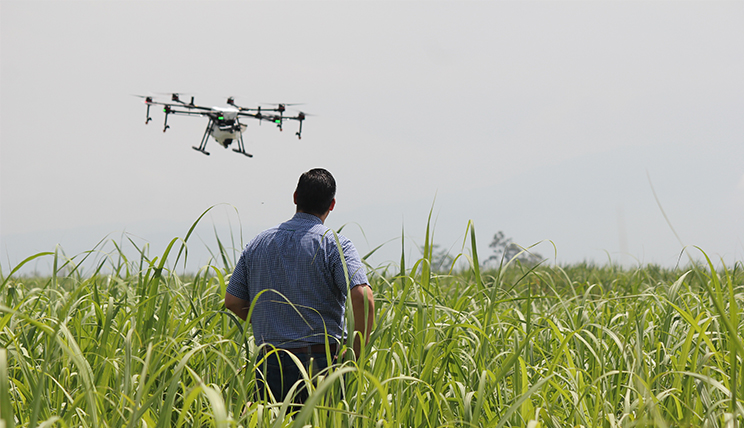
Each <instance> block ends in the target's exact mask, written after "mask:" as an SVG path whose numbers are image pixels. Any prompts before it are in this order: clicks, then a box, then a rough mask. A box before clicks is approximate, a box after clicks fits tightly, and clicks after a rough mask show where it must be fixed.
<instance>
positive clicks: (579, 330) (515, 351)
mask: <svg viewBox="0 0 744 428" xmlns="http://www.w3.org/2000/svg"><path fill="white" fill-rule="evenodd" d="M192 230H193V228H192ZM470 232H471V233H470V234H469V236H470V240H471V242H470V244H471V245H470V248H472V249H474V248H475V242H474V241H475V233H474V230H472V229H471V231H470ZM186 239H188V235H187V237H186V238H185V239H184V241H185V240H186ZM184 241H181V240H178V239H174V241H173V242H172V243H171V246H169V247H168V249H167V250H166V251H165V253H164V254H163V255H162V256H161V257H159V258H157V257H156V258H154V259H150V258H149V257H147V255H146V253H145V252H144V251H142V252H141V253H140V254H141V257H140V258H139V259H138V260H129V259H127V258H126V257H124V256H123V255H122V254H114V255H108V256H107V257H104V258H103V260H102V261H101V263H100V264H99V265H98V268H97V269H95V270H94V272H92V273H89V274H84V273H83V272H82V271H81V269H80V267H79V266H80V264H79V261H80V259H82V258H85V257H88V254H84V255H80V256H79V257H78V258H77V259H76V258H74V257H73V258H71V259H67V258H64V257H62V255H61V254H60V253H59V252H52V253H42V254H38V255H34V256H32V257H29V259H27V261H30V260H33V259H34V258H37V257H51V258H53V263H54V273H53V274H52V275H51V276H50V277H17V276H15V275H14V274H13V273H12V272H11V274H9V275H7V276H6V277H4V278H2V280H1V281H0V283H1V284H2V285H1V286H0V426H1V425H3V424H4V426H5V427H14V426H18V427H32V428H33V427H52V426H60V427H77V426H85V427H96V428H97V427H129V428H134V427H144V426H147V427H182V426H189V427H191V426H209V427H211V426H214V427H237V426H241V427H258V426H277V427H278V426H288V425H292V424H296V425H297V426H304V425H312V426H323V427H325V426H329V427H346V426H360V427H367V426H370V427H371V426H381V427H384V426H394V427H410V426H416V427H427V426H430V427H441V426H488V427H507V426H528V427H538V426H545V427H565V426H584V427H597V426H603V427H632V426H661V427H664V426H669V427H687V426H709V427H726V428H728V427H735V426H737V424H739V425H740V424H741V423H742V420H743V418H744V416H743V415H744V401H743V400H742V397H744V381H743V379H744V370H743V369H742V366H744V365H743V364H742V359H743V358H744V348H743V347H742V345H743V344H742V342H743V341H742V337H744V321H743V320H742V317H741V316H740V308H741V307H742V306H743V305H744V273H743V272H742V265H741V264H739V263H737V264H736V265H735V266H732V267H723V268H721V269H715V268H714V266H713V264H712V263H708V264H706V265H702V266H698V265H691V266H690V267H689V268H686V269H684V270H680V269H665V268H661V267H658V266H645V267H638V268H635V269H623V268H620V267H617V266H611V265H607V266H592V265H586V264H576V265H569V266H551V265H548V264H542V265H537V266H529V267H528V266H522V265H520V264H519V263H518V260H517V259H516V258H515V260H514V261H513V262H512V263H507V264H505V265H503V266H501V267H500V268H499V269H497V270H487V271H481V266H480V264H479V262H478V255H477V253H475V252H474V250H472V249H471V251H469V252H465V253H464V254H462V255H460V256H458V257H457V259H459V260H460V261H462V260H467V261H468V262H469V265H470V267H469V268H467V269H460V270H456V271H455V270H452V271H450V272H447V273H444V274H443V273H436V272H434V270H433V269H431V262H432V260H431V258H432V254H431V253H432V251H431V249H432V248H433V245H432V242H431V239H430V236H429V233H428V231H427V237H426V243H425V245H424V257H423V258H422V259H420V260H417V261H415V262H414V263H412V265H411V268H410V269H407V268H406V260H405V259H404V258H401V264H400V265H399V266H383V267H379V268H376V269H372V268H370V275H369V276H370V280H371V282H372V287H373V289H374V292H375V298H376V306H377V314H376V327H375V330H374V332H373V333H372V335H371V338H370V343H369V345H368V346H367V347H365V348H364V349H363V350H362V353H361V355H360V356H359V358H357V359H356V360H354V359H352V358H350V357H349V356H348V354H347V358H346V359H344V360H343V361H339V362H338V364H336V365H335V366H333V367H332V368H331V370H330V371H326V372H322V373H308V379H306V383H307V385H308V387H310V388H311V389H313V392H312V394H311V396H310V399H309V400H308V402H307V403H306V404H305V406H304V407H303V408H302V409H300V410H299V411H293V410H292V408H291V407H289V406H288V404H289V403H288V402H284V403H281V402H280V403H275V402H268V403H265V402H261V403H258V402H252V395H251V394H252V390H253V385H254V382H255V372H254V368H255V366H256V365H260V363H261V357H260V354H259V352H258V349H257V348H256V346H255V345H254V343H253V339H252V337H251V330H250V324H248V323H243V322H239V321H238V320H237V319H236V318H235V317H234V316H232V314H230V313H229V312H226V311H225V310H224V308H223V303H222V302H223V298H224V293H225V287H226V284H227V282H228V281H229V275H230V273H231V260H232V259H233V257H232V256H231V255H229V254H228V250H226V249H225V247H223V246H222V244H221V243H220V245H219V247H220V248H219V251H218V256H219V257H216V258H217V259H219V260H220V261H221V262H222V266H221V267H218V266H216V265H214V264H208V265H207V266H205V267H204V268H203V269H202V270H201V271H199V272H198V273H197V274H196V275H193V276H190V277H184V276H179V275H177V274H176V273H175V272H174V271H173V270H171V269H169V268H168V263H166V261H167V260H169V259H173V257H172V254H171V252H172V250H174V249H176V248H178V247H179V245H181V246H185V242H184ZM116 248H120V247H119V245H118V244H117V245H116ZM181 248H183V247H181ZM178 256H180V252H179V255H178ZM176 258H178V257H176ZM175 264H176V263H174V265H175ZM311 376H312V377H313V381H311V379H310V377H311Z"/></svg>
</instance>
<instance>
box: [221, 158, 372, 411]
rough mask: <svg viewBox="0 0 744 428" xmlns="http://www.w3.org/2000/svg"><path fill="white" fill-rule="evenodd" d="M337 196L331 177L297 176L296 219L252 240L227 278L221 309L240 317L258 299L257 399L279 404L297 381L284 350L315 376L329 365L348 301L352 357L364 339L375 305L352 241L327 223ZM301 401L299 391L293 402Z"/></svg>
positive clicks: (317, 172)
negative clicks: (261, 361) (262, 360)
mask: <svg viewBox="0 0 744 428" xmlns="http://www.w3.org/2000/svg"><path fill="white" fill-rule="evenodd" d="M335 195H336V181H335V180H334V178H333V176H332V175H331V173H330V172H328V171H326V170H325V169H321V168H318V169H312V170H310V171H308V172H306V173H304V174H302V175H301V176H300V180H299V182H298V183H297V189H296V190H295V192H294V203H295V204H296V205H297V212H296V213H295V215H294V217H292V219H291V220H289V221H287V222H284V223H282V224H280V225H279V226H276V227H274V228H271V229H268V230H266V231H264V232H262V233H260V234H259V235H258V236H256V237H255V238H254V239H253V240H252V241H251V242H250V243H249V244H248V245H247V246H246V248H245V250H243V253H242V254H241V256H240V260H239V261H238V264H237V265H236V266H235V271H234V272H233V274H232V277H231V278H230V283H229V285H228V287H227V293H226V294H225V307H227V308H228V309H229V310H231V311H232V312H234V313H235V314H236V315H237V316H238V317H240V318H242V319H243V320H245V319H246V318H247V316H248V312H249V310H250V305H251V302H253V300H254V299H255V300H256V303H255V307H254V309H253V313H252V314H251V320H250V321H251V324H252V325H253V335H254V339H255V341H256V345H258V346H259V347H260V348H261V356H262V357H261V358H263V357H264V356H265V357H266V361H265V364H263V365H259V367H258V369H257V371H256V389H257V393H258V399H265V398H266V397H267V396H268V394H267V391H266V389H265V388H266V386H268V387H269V389H270V390H271V393H272V394H273V396H274V398H275V399H276V400H277V401H283V400H284V398H285V397H286V395H287V394H288V392H289V390H290V389H291V388H292V386H293V385H294V384H295V383H296V382H297V381H298V380H299V379H302V376H301V374H300V370H299V368H298V367H297V365H296V364H295V363H294V361H293V359H292V357H291V356H290V355H289V353H291V354H294V355H295V356H296V357H297V358H299V359H300V361H302V362H303V364H305V365H306V367H310V366H311V365H310V363H311V362H312V367H313V370H314V372H313V374H315V373H317V371H318V370H322V369H324V368H325V367H327V366H328V363H329V362H328V360H327V355H330V356H331V358H334V357H335V356H336V355H337V352H338V351H339V349H340V347H341V346H342V344H343V343H344V339H345V337H346V333H347V331H346V325H345V314H344V313H345V308H346V299H347V297H350V298H351V304H352V309H353V312H354V315H353V320H354V330H355V337H354V343H353V349H354V354H355V355H357V356H358V355H359V351H360V348H361V340H360V336H361V337H362V338H364V340H365V341H367V340H368V339H369V334H370V333H371V331H372V323H373V320H374V309H375V306H374V298H373V296H372V289H371V288H370V287H369V281H368V280H367V275H366V273H365V270H364V265H363V264H362V262H361V259H360V257H359V254H358V253H357V251H356V249H355V248H354V244H352V243H351V241H350V240H348V239H347V238H345V237H343V236H341V235H335V234H334V232H333V231H332V230H330V229H329V228H328V227H326V226H325V225H324V222H325V219H326V217H328V214H329V213H330V212H331V211H332V210H333V208H334V207H335V206H336V199H335ZM336 237H338V238H336ZM336 239H338V242H337V240H336ZM339 247H340V248H341V252H339ZM356 332H358V334H357V333H356ZM326 343H328V346H327V347H326ZM365 343H366V342H365ZM275 348H276V349H278V351H276V352H271V351H272V350H273V349H275ZM306 397H307V392H306V391H305V390H302V391H301V393H300V395H299V396H295V398H294V401H295V402H296V403H302V402H304V399H305V398H306Z"/></svg>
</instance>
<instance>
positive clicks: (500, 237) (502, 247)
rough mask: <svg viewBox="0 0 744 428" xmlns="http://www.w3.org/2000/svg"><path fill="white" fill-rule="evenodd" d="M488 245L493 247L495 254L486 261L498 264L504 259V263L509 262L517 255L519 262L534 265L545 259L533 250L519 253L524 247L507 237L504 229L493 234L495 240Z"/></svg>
mask: <svg viewBox="0 0 744 428" xmlns="http://www.w3.org/2000/svg"><path fill="white" fill-rule="evenodd" d="M488 247H489V248H493V254H492V255H491V257H489V258H488V259H487V260H486V263H488V262H495V263H496V264H500V263H501V261H502V260H503V262H504V263H507V262H509V260H511V259H513V258H515V257H516V259H517V261H519V263H521V264H523V265H528V266H533V265H536V264H538V263H540V261H542V259H543V257H542V256H541V255H540V254H538V253H535V252H531V251H525V252H523V253H522V254H519V253H520V252H522V251H523V249H522V247H520V246H519V245H517V244H515V243H513V242H512V240H511V238H506V237H505V235H504V232H502V231H498V233H496V234H495V235H493V241H491V243H490V244H488Z"/></svg>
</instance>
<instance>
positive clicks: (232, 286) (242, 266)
mask: <svg viewBox="0 0 744 428" xmlns="http://www.w3.org/2000/svg"><path fill="white" fill-rule="evenodd" d="M226 291H227V292H228V293H230V294H232V295H233V296H235V297H237V298H240V299H243V300H247V301H251V294H250V291H249V290H248V263H247V262H246V261H245V253H243V255H241V256H240V259H239V260H238V264H237V265H235V270H234V271H233V273H232V275H231V276H230V283H229V284H228V285H227V290H226Z"/></svg>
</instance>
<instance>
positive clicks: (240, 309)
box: [225, 293, 251, 321]
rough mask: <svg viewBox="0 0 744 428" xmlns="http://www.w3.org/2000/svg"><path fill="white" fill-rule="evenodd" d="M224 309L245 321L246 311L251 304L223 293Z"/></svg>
mask: <svg viewBox="0 0 744 428" xmlns="http://www.w3.org/2000/svg"><path fill="white" fill-rule="evenodd" d="M225 307H226V308H227V309H230V310H231V311H233V312H234V313H235V315H237V316H238V317H239V318H240V319H242V320H243V321H245V319H246V318H247V317H248V311H249V310H250V308H251V302H249V301H248V300H243V299H241V298H240V297H235V296H233V295H232V294H230V293H225Z"/></svg>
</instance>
